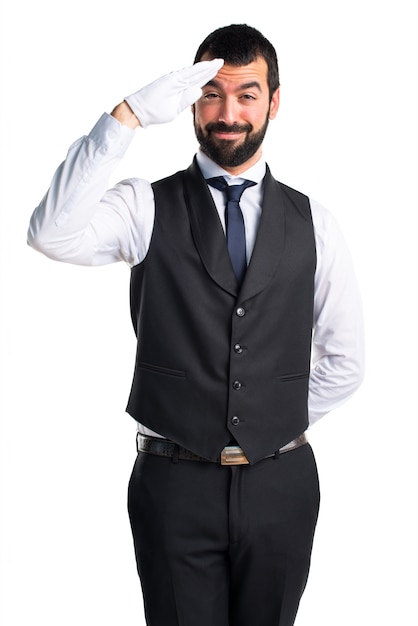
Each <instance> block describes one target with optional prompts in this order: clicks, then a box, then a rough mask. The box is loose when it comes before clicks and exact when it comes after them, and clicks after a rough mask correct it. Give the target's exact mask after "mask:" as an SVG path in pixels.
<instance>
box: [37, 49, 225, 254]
mask: <svg viewBox="0 0 418 626" xmlns="http://www.w3.org/2000/svg"><path fill="white" fill-rule="evenodd" d="M222 64H223V61H222V60H220V59H215V60H213V61H204V62H201V63H196V64H195V65H193V66H192V67H189V68H184V69H182V70H178V71H176V72H171V73H170V74H167V75H166V76H163V77H162V78H159V79H158V80H156V81H154V82H153V83H151V84H150V85H147V86H146V87H143V88H142V89H140V90H139V91H138V92H136V93H134V94H132V95H131V96H128V97H127V98H125V100H124V101H123V102H121V103H120V104H118V105H117V106H116V107H115V108H114V110H113V111H112V114H111V115H108V114H104V115H103V116H102V117H101V118H100V120H99V121H98V122H97V124H96V125H95V126H94V128H93V130H92V131H91V132H90V133H89V134H88V135H87V136H85V137H82V138H81V139H79V140H78V141H76V142H75V143H74V144H73V145H72V146H71V147H70V149H69V152H68V154H67V157H66V159H65V161H64V162H63V163H62V164H61V165H60V167H59V168H58V169H57V171H56V172H55V175H54V177H53V179H52V182H51V185H50V187H49V189H48V191H47V193H46V194H45V196H44V198H43V199H42V201H41V203H40V204H39V206H38V207H37V208H36V209H35V211H34V213H33V215H32V218H31V221H30V225H29V231H28V243H29V245H30V246H32V247H33V248H35V249H36V250H38V251H40V252H42V253H43V254H45V255H46V256H48V257H50V258H52V259H55V260H58V261H65V262H68V263H75V264H80V265H101V264H105V263H112V262H115V261H126V262H127V263H128V264H130V265H135V264H137V263H139V262H140V261H141V260H142V259H143V258H144V256H145V254H146V251H147V246H148V242H149V238H150V236H151V231H152V224H153V214H154V213H153V212H154V198H153V194H152V190H151V186H150V184H149V183H148V182H147V181H144V180H140V179H137V178H134V179H129V180H125V181H122V182H121V183H119V184H118V185H116V186H115V187H113V188H111V189H108V181H109V176H110V175H111V173H112V172H113V171H114V169H115V168H116V166H117V165H118V164H119V162H120V160H121V158H122V157H123V155H124V154H125V152H126V150H127V148H128V146H129V144H130V142H131V140H132V137H133V135H134V129H135V128H136V127H138V126H142V127H144V128H145V127H147V126H149V125H151V124H161V123H166V122H170V121H172V120H173V119H175V117H177V115H178V114H179V113H180V112H181V111H183V109H185V108H186V107H188V106H190V105H191V104H193V103H194V102H195V101H196V100H197V99H198V98H199V97H200V95H201V87H202V86H203V85H205V84H206V83H207V82H208V81H209V80H210V79H211V78H212V77H213V76H215V75H216V73H217V71H218V69H219V68H220V67H221V66H222Z"/></svg>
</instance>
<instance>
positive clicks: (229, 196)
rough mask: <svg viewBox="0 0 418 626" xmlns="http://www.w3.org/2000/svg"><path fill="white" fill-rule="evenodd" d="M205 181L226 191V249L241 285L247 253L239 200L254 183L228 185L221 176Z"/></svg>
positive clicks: (250, 181)
mask: <svg viewBox="0 0 418 626" xmlns="http://www.w3.org/2000/svg"><path fill="white" fill-rule="evenodd" d="M206 182H207V183H208V184H209V185H211V186H212V187H216V189H220V190H221V191H224V192H226V200H227V202H226V212H225V224H226V237H227V242H228V251H229V256H230V257H231V262H232V267H233V268H234V272H235V276H236V277H237V280H238V284H239V285H241V283H242V281H243V279H244V274H245V271H246V269H247V255H246V245H245V226H244V218H243V216H242V212H241V207H240V205H239V201H240V199H241V196H242V194H243V193H244V191H245V189H246V188H247V187H251V186H252V185H255V184H256V183H254V182H253V181H252V180H246V181H245V182H243V183H242V185H228V183H227V182H226V180H225V178H224V177H223V176H217V177H216V178H209V179H208V180H207V181H206Z"/></svg>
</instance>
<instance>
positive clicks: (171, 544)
mask: <svg viewBox="0 0 418 626" xmlns="http://www.w3.org/2000/svg"><path fill="white" fill-rule="evenodd" d="M318 508H319V484H318V475H317V470H316V463H315V459H314V456H313V453H312V449H311V447H310V445H309V444H307V445H304V446H302V447H300V448H297V449H295V450H292V451H291V452H286V453H285V454H281V455H279V456H278V457H277V458H276V459H274V458H271V459H265V460H263V461H260V462H259V463H257V464H255V465H253V466H249V465H240V466H234V467H224V466H221V465H217V464H215V463H204V462H195V461H178V462H177V463H176V462H173V460H172V459H167V458H163V457H159V456H153V455H151V454H146V453H141V452H140V453H139V455H138V457H137V459H136V461H135V465H134V468H133V472H132V476H131V479H130V482H129V490H128V509H129V516H130V521H131V527H132V533H133V539H134V546H135V554H136V561H137V566H138V572H139V576H140V579H141V585H142V591H143V596H144V606H145V615H146V621H147V624H148V625H149V626H291V625H292V624H294V621H295V618H296V613H297V610H298V606H299V601H300V598H301V596H302V593H303V591H304V588H305V585H306V581H307V577H308V572H309V564H310V556H311V550H312V542H313V536H314V531H315V525H316V520H317V516H318Z"/></svg>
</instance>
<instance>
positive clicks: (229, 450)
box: [221, 446, 249, 465]
mask: <svg viewBox="0 0 418 626" xmlns="http://www.w3.org/2000/svg"><path fill="white" fill-rule="evenodd" d="M248 464H249V460H248V459H247V457H246V456H245V454H244V451H243V450H242V448H240V447H239V446H226V447H225V448H224V449H223V450H222V452H221V465H248Z"/></svg>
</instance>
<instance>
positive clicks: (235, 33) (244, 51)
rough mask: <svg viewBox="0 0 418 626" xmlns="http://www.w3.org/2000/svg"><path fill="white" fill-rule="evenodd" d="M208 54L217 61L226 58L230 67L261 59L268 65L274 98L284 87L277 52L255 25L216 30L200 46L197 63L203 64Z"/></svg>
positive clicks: (270, 90)
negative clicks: (281, 83)
mask: <svg viewBox="0 0 418 626" xmlns="http://www.w3.org/2000/svg"><path fill="white" fill-rule="evenodd" d="M206 53H208V55H209V56H210V57H212V58H213V59H215V58H219V59H224V60H225V63H228V64H229V65H248V64H249V63H252V62H253V61H255V60H256V59H257V57H260V56H261V57H263V58H264V60H265V61H266V63H267V70H268V71H267V82H268V86H269V92H270V98H271V97H272V96H273V93H274V92H275V91H276V89H277V87H278V86H279V85H280V82H279V67H278V63H277V55H276V51H275V49H274V47H273V46H272V44H271V43H270V42H269V40H268V39H266V38H265V37H264V35H262V34H261V33H260V32H259V31H258V30H256V29H255V28H252V26H247V24H231V26H224V27H222V28H218V29H217V30H214V31H213V33H211V34H210V35H208V36H207V37H206V39H205V40H204V41H203V42H202V43H201V44H200V46H199V48H198V50H197V52H196V56H195V59H194V62H195V63H197V62H198V61H200V60H201V59H202V57H203V55H204V54H206Z"/></svg>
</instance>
